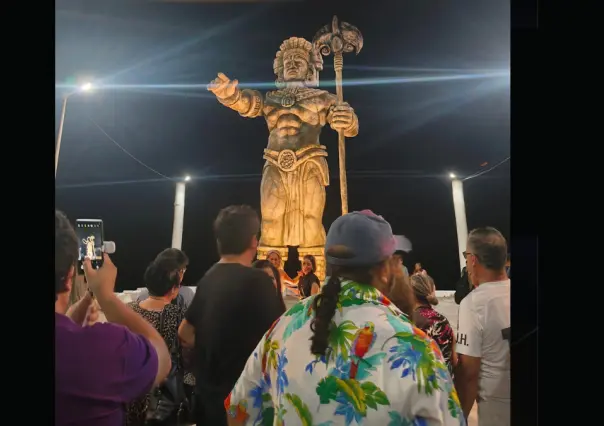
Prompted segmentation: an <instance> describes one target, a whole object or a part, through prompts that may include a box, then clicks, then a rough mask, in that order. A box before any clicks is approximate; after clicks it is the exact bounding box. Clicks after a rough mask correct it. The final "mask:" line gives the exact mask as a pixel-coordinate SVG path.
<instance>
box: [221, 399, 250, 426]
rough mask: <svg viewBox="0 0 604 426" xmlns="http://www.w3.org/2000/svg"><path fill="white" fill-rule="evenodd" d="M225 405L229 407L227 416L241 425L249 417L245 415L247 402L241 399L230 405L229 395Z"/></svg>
mask: <svg viewBox="0 0 604 426" xmlns="http://www.w3.org/2000/svg"><path fill="white" fill-rule="evenodd" d="M226 405H227V406H228V407H229V409H228V410H227V414H228V415H229V417H231V418H233V419H235V420H236V421H237V422H240V423H243V422H245V421H246V420H247V418H248V417H249V414H248V413H247V400H245V399H242V400H241V401H239V403H238V404H231V394H229V396H228V397H227V401H226Z"/></svg>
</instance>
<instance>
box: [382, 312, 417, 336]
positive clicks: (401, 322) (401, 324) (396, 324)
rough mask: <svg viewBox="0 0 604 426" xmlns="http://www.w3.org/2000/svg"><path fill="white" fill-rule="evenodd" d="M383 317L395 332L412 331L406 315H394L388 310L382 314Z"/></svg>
mask: <svg viewBox="0 0 604 426" xmlns="http://www.w3.org/2000/svg"><path fill="white" fill-rule="evenodd" d="M384 317H385V318H386V321H388V324H390V326H391V327H392V328H393V329H394V332H395V333H401V332H403V333H413V325H411V322H409V320H408V319H407V317H401V316H396V315H393V314H391V313H388V312H387V313H385V314H384Z"/></svg>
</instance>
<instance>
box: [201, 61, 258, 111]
mask: <svg viewBox="0 0 604 426" xmlns="http://www.w3.org/2000/svg"><path fill="white" fill-rule="evenodd" d="M238 85H239V81H237V80H230V79H229V78H228V77H227V76H226V75H224V74H223V73H221V72H219V73H218V77H217V78H215V79H214V80H212V82H211V83H210V84H209V85H208V90H209V91H210V92H212V93H214V95H216V99H218V102H220V103H221V104H222V105H224V106H227V107H229V108H231V109H234V110H235V111H237V112H238V113H239V114H241V115H242V116H244V117H249V118H254V117H258V116H260V115H262V107H263V106H264V99H263V98H262V95H261V94H260V92H258V91H256V90H250V89H244V90H241V89H240V88H239V87H237V86H238Z"/></svg>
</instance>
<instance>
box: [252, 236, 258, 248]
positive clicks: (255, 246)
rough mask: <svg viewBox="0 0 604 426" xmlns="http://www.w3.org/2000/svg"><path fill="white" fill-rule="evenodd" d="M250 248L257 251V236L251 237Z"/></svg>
mask: <svg viewBox="0 0 604 426" xmlns="http://www.w3.org/2000/svg"><path fill="white" fill-rule="evenodd" d="M250 247H251V248H253V249H254V250H257V249H258V236H257V235H254V236H253V237H252V241H251V245H250Z"/></svg>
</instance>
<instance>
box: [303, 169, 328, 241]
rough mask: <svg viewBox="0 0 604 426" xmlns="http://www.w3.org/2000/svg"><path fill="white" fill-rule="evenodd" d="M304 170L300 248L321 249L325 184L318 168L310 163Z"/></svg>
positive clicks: (323, 232)
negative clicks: (302, 233)
mask: <svg viewBox="0 0 604 426" xmlns="http://www.w3.org/2000/svg"><path fill="white" fill-rule="evenodd" d="M304 166H305V170H304V175H303V179H304V193H303V194H302V198H303V200H302V204H301V206H302V209H303V211H304V240H303V242H302V244H300V247H323V246H324V245H325V228H324V227H323V210H325V184H324V181H323V176H322V175H321V172H320V170H319V168H318V167H317V166H316V165H315V164H314V163H311V162H308V163H306V164H305V165H304Z"/></svg>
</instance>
